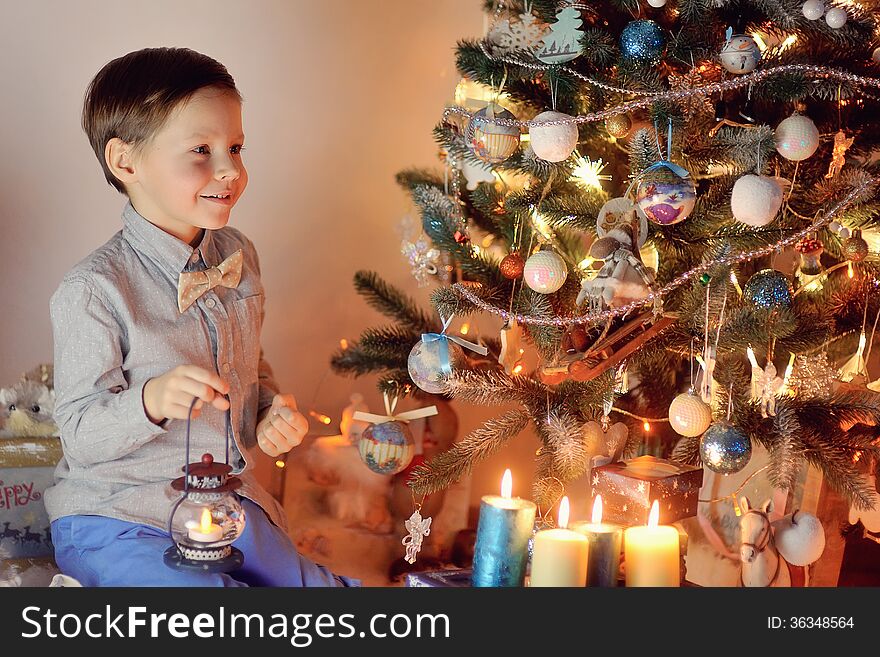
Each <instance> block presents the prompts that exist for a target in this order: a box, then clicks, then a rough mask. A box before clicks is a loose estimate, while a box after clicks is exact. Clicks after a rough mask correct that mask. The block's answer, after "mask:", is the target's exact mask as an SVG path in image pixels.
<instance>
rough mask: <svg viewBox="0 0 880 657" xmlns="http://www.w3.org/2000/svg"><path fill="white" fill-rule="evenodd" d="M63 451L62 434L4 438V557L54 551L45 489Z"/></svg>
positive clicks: (0, 525)
mask: <svg viewBox="0 0 880 657" xmlns="http://www.w3.org/2000/svg"><path fill="white" fill-rule="evenodd" d="M61 454H62V452H61V441H60V440H59V439H58V438H3V439H0V558H2V559H8V558H26V557H50V556H52V555H53V548H52V541H51V537H50V533H49V517H48V516H47V515H46V509H45V507H44V506H43V491H44V490H46V488H48V487H49V486H51V485H52V484H53V482H54V473H55V465H56V464H57V463H58V460H59V459H60V458H61Z"/></svg>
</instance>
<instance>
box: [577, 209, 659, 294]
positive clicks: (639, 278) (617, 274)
mask: <svg viewBox="0 0 880 657" xmlns="http://www.w3.org/2000/svg"><path fill="white" fill-rule="evenodd" d="M634 233H635V230H634V228H633V226H632V225H631V224H626V223H621V224H619V225H617V226H615V227H614V228H612V229H611V230H609V231H608V232H607V233H605V235H604V237H601V238H599V239H597V240H596V241H595V242H593V245H592V247H590V256H591V257H593V258H595V259H596V260H604V261H605V264H604V265H602V268H601V269H600V270H599V273H598V274H597V275H596V277H595V278H592V279H589V280H588V279H584V280H582V281H581V291H580V293H579V294H578V298H577V305H581V304H582V303H583V302H584V301H585V300H586V299H587V298H589V299H590V303H591V306H592V307H593V308H597V309H599V308H602V307H609V308H619V307H621V306H625V305H627V304H628V303H631V302H633V301H637V300H639V299H644V298H645V297H647V296H648V291H649V290H650V288H651V286H652V285H653V283H654V272H653V271H652V270H651V269H649V268H648V267H645V265H644V263H643V262H642V259H641V256H640V255H639V251H638V248H637V246H636V245H637V243H638V236H637V235H635V234H634Z"/></svg>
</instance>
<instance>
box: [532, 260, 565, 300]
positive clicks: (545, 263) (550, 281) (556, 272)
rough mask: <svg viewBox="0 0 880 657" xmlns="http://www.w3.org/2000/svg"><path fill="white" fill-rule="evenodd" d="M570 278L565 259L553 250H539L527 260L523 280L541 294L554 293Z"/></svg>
mask: <svg viewBox="0 0 880 657" xmlns="http://www.w3.org/2000/svg"><path fill="white" fill-rule="evenodd" d="M566 278H568V269H567V268H566V266H565V261H564V260H563V259H562V258H561V257H560V256H559V254H558V253H554V252H553V251H538V252H537V253H535V254H534V255H532V256H531V257H530V258H529V259H528V260H526V266H525V269H524V270H523V280H524V281H525V282H526V285H528V286H529V287H530V288H531V289H533V290H534V291H535V292H540V293H541V294H553V293H554V292H556V291H557V290H558V289H559V288H561V287H562V284H563V283H565V279H566Z"/></svg>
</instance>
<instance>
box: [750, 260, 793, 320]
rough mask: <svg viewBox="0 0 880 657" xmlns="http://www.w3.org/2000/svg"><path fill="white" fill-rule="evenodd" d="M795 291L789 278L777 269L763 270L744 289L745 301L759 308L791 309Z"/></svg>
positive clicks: (753, 276) (754, 275)
mask: <svg viewBox="0 0 880 657" xmlns="http://www.w3.org/2000/svg"><path fill="white" fill-rule="evenodd" d="M793 295H794V290H792V287H791V281H789V280H788V276H786V275H785V274H783V273H782V272H781V271H776V270H775V269H762V270H761V271H759V272H757V273H755V274H753V275H752V277H751V278H750V279H749V280H748V282H747V283H746V284H745V287H743V299H744V300H745V301H746V302H747V303H749V304H751V305H753V306H757V307H758V308H766V309H768V310H775V309H777V308H790V307H791V301H792V298H793Z"/></svg>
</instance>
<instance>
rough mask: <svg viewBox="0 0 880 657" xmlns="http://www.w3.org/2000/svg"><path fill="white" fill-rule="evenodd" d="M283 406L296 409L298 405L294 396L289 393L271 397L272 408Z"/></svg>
mask: <svg viewBox="0 0 880 657" xmlns="http://www.w3.org/2000/svg"><path fill="white" fill-rule="evenodd" d="M283 407H286V408H292V409H293V410H297V408H299V407H298V406H297V405H296V397H294V396H293V395H291V394H290V393H285V394H279V395H275V396H274V397H273V398H272V408H273V410H274V409H277V408H283Z"/></svg>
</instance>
